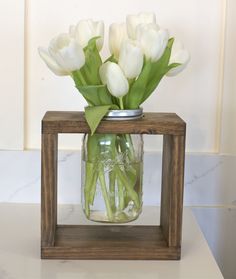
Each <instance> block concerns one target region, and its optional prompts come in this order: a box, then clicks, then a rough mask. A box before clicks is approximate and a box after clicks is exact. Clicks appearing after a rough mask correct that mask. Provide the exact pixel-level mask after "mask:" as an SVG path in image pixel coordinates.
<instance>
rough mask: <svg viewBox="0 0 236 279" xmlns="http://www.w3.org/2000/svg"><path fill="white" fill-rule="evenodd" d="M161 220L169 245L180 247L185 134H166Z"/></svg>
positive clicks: (163, 158)
mask: <svg viewBox="0 0 236 279" xmlns="http://www.w3.org/2000/svg"><path fill="white" fill-rule="evenodd" d="M162 156H163V157H162V191H161V220H160V224H161V227H162V230H163V234H164V236H165V238H166V240H167V243H168V245H169V246H175V247H180V245H181V232H182V210H183V187H184V161H185V136H170V135H164V139H163V155H162Z"/></svg>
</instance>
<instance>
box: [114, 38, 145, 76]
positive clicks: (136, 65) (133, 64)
mask: <svg viewBox="0 0 236 279" xmlns="http://www.w3.org/2000/svg"><path fill="white" fill-rule="evenodd" d="M118 64H119V66H120V67H121V69H122V70H123V72H124V74H125V76H126V77H127V78H129V79H132V78H136V77H137V76H138V75H139V74H140V73H141V71H142V67H143V52H142V50H141V48H140V47H139V46H137V44H136V43H135V41H131V40H126V41H124V42H123V44H122V46H121V50H120V57H119V61H118Z"/></svg>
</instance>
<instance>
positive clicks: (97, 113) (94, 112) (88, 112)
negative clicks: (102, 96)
mask: <svg viewBox="0 0 236 279" xmlns="http://www.w3.org/2000/svg"><path fill="white" fill-rule="evenodd" d="M110 108H111V105H107V106H88V107H86V108H85V118H86V121H87V123H88V125H89V127H90V130H91V135H93V134H94V132H95V131H96V129H97V127H98V125H99V123H100V122H101V120H102V118H103V117H104V116H105V115H106V114H107V112H108V110H109V109H110Z"/></svg>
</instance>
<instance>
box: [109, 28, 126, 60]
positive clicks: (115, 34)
mask: <svg viewBox="0 0 236 279" xmlns="http://www.w3.org/2000/svg"><path fill="white" fill-rule="evenodd" d="M127 38H128V35H127V29H126V24H125V23H121V24H119V23H113V24H111V25H110V28H109V48H110V52H111V54H113V55H114V57H115V58H116V59H118V58H119V53H120V48H121V45H122V42H123V41H124V40H126V39H127Z"/></svg>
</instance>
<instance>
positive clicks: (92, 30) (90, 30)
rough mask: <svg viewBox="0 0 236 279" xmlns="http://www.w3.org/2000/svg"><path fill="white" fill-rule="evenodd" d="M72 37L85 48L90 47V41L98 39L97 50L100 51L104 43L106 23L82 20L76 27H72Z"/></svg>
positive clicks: (70, 30) (70, 31)
mask: <svg viewBox="0 0 236 279" xmlns="http://www.w3.org/2000/svg"><path fill="white" fill-rule="evenodd" d="M69 33H70V35H71V36H72V37H73V38H75V40H76V41H77V42H78V43H79V44H80V45H81V46H82V47H83V48H84V47H86V46H87V45H88V42H89V40H90V39H92V38H94V37H100V38H99V39H97V41H96V43H97V49H98V50H99V51H100V50H101V49H102V46H103V41H104V23H103V21H93V20H91V19H89V20H81V21H79V22H78V24H77V25H76V26H73V25H72V26H70V29H69Z"/></svg>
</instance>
